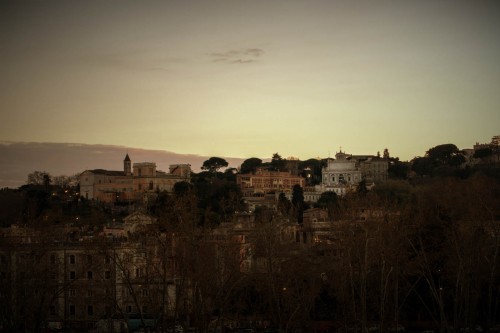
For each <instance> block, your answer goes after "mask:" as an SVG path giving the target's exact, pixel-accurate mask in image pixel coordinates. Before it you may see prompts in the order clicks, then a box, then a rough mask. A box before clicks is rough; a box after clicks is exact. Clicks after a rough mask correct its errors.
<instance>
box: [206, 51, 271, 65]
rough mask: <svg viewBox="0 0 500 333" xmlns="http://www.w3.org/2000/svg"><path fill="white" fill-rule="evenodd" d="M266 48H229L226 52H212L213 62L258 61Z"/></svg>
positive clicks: (236, 62)
mask: <svg viewBox="0 0 500 333" xmlns="http://www.w3.org/2000/svg"><path fill="white" fill-rule="evenodd" d="M264 53H265V52H264V50H262V49H259V48H248V49H242V50H229V51H225V52H213V53H210V54H209V55H210V57H212V58H213V59H212V62H222V63H230V64H248V63H253V62H256V61H258V58H260V57H262V56H263V55H264Z"/></svg>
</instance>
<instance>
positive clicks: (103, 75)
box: [0, 0, 500, 160]
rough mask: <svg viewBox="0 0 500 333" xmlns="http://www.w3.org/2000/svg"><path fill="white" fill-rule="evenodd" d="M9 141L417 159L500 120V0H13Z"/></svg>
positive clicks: (6, 81) (2, 129)
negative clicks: (341, 149) (384, 152)
mask: <svg viewBox="0 0 500 333" xmlns="http://www.w3.org/2000/svg"><path fill="white" fill-rule="evenodd" d="M0 21H1V22H2V23H1V25H2V29H0V40H1V41H2V43H1V45H2V46H1V48H2V52H1V53H0V59H1V60H2V61H0V72H1V73H2V75H1V76H0V118H1V121H0V141H3V142H53V143H60V144H66V143H82V144H88V145H94V144H103V145H114V146H123V147H135V148H138V149H147V150H162V151H168V152H175V153H177V154H188V155H199V156H232V157H235V158H241V159H245V158H249V157H259V158H262V157H264V158H265V157H270V156H271V155H272V154H273V153H275V152H279V153H280V154H281V155H282V156H283V157H288V156H295V157H299V158H300V159H307V158H312V157H316V156H323V157H325V156H327V154H328V153H331V154H332V155H333V154H334V150H338V149H339V147H340V146H342V147H345V149H346V150H348V151H349V152H352V153H370V154H376V152H377V151H382V150H383V149H384V148H388V149H389V150H390V153H391V155H392V156H398V157H400V158H401V159H402V160H410V159H412V158H413V157H415V156H419V155H422V154H423V153H424V152H425V151H426V150H427V149H429V148H430V147H433V146H435V145H438V144H442V143H453V144H456V145H457V146H458V147H460V148H465V147H471V146H472V145H473V144H474V143H475V142H476V141H480V142H489V139H490V138H491V136H493V135H497V134H498V132H499V130H498V124H500V112H499V107H500V94H498V91H500V62H499V61H498V59H500V43H499V42H498V32H499V31H500V3H498V2H497V1H480V2H470V1H449V0H445V1H439V2H423V1H405V2H401V1H386V0H384V1H377V2H372V1H361V2H356V3H354V2H350V1H326V0H314V1H296V0H286V1H285V0H277V1H272V2H269V1H259V0H257V1H238V0H237V1H229V0H213V1H203V2H197V1H180V0H172V1H141V2H137V1H128V0H126V1H119V2H115V1H106V2H101V1H85V2H80V1H74V0H67V1H60V2H58V1H54V2H40V1H23V2H19V1H3V2H1V3H0Z"/></svg>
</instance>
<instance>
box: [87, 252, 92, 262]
mask: <svg viewBox="0 0 500 333" xmlns="http://www.w3.org/2000/svg"><path fill="white" fill-rule="evenodd" d="M87 264H89V265H92V256H91V255H90V254H89V255H87Z"/></svg>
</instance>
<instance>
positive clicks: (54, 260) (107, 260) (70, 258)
mask: <svg viewBox="0 0 500 333" xmlns="http://www.w3.org/2000/svg"><path fill="white" fill-rule="evenodd" d="M68 261H69V263H70V264H76V256H75V255H74V254H70V255H69V256H68ZM92 262H93V256H92V255H90V254H88V255H87V256H86V263H87V264H89V265H92ZM50 263H51V264H56V263H57V255H55V254H51V255H50ZM104 263H105V264H110V263H111V257H108V256H106V257H105V258H104Z"/></svg>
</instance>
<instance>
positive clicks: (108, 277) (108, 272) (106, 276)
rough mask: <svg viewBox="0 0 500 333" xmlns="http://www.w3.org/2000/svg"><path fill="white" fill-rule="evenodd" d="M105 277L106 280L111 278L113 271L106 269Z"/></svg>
mask: <svg viewBox="0 0 500 333" xmlns="http://www.w3.org/2000/svg"><path fill="white" fill-rule="evenodd" d="M104 278H105V279H106V280H109V279H111V272H110V271H105V272H104Z"/></svg>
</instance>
